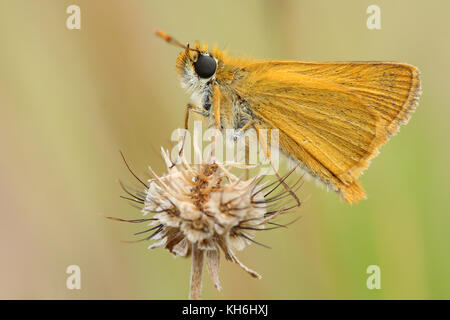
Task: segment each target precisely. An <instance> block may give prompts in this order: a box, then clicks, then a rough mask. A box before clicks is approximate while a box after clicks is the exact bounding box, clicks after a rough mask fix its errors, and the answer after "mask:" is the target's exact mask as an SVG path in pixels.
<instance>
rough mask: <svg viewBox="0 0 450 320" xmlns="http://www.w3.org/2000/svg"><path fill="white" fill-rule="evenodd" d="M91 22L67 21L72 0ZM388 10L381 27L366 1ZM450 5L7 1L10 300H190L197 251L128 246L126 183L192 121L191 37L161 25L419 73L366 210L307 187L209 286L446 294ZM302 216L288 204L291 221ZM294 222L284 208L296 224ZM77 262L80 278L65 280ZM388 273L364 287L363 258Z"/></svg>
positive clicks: (211, 292) (261, 51) (3, 190)
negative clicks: (183, 49)
mask: <svg viewBox="0 0 450 320" xmlns="http://www.w3.org/2000/svg"><path fill="white" fill-rule="evenodd" d="M71 4H76V5H79V6H80V8H81V30H68V29H67V28H66V19H67V17H68V14H66V8H67V6H69V5H71ZM371 4H377V5H379V6H380V8H381V19H382V29H381V30H373V31H371V30H368V29H367V27H366V19H367V17H368V15H367V14H366V8H367V7H368V6H369V5H371ZM449 11H450V2H448V1H436V0H435V1H419V0H417V1H409V0H401V1H400V0H397V1H387V0H386V1H364V0H363V1H360V0H355V1H332V0H329V1H325V0H322V1H259V0H254V1H240V0H233V1H210V0H208V1H150V0H147V1H145V0H132V1H109V0H108V1H106V0H104V1H100V0H98V1H79V0H71V1H62V0H52V1H50V0H48V1H47V0H40V1H22V0H14V1H13V0H1V1H0V45H1V49H0V108H1V113H0V143H1V144H0V152H1V156H0V215H1V216H0V217H1V219H0V259H1V260H0V261H1V262H0V298H2V299H17V298H19V299H97V298H101V299H119V298H120V299H184V298H187V295H188V285H189V268H190V261H189V260H183V259H179V258H177V259H174V258H173V257H172V256H171V255H170V254H169V253H168V252H167V251H165V250H162V249H157V250H155V251H149V250H147V246H148V245H149V243H137V244H125V243H122V242H121V240H130V239H133V236H132V233H133V232H136V231H139V230H141V228H138V226H136V225H130V224H124V223H119V222H114V221H109V220H106V219H104V218H103V217H102V214H103V215H110V216H117V217H122V218H138V217H139V216H140V214H139V212H138V211H137V210H136V209H134V208H132V207H131V206H129V205H128V204H127V203H126V201H124V200H122V199H120V198H119V195H120V194H122V193H121V190H120V187H119V184H118V183H117V179H119V178H120V179H122V180H123V181H124V182H133V178H132V177H131V175H130V174H129V173H128V172H127V170H126V168H125V166H124V164H123V162H122V160H121V158H120V155H119V150H122V151H123V152H124V153H125V155H126V157H127V159H128V160H129V162H130V164H131V166H132V167H133V168H134V169H135V171H136V172H137V173H138V174H140V175H143V174H145V173H146V172H147V166H148V165H150V164H151V165H152V167H153V168H154V169H155V170H156V171H158V172H160V173H162V170H163V168H164V166H163V163H162V161H161V159H160V157H159V152H158V150H159V148H160V146H166V147H169V146H170V145H169V141H170V135H171V133H172V130H173V129H175V128H177V127H181V126H182V125H183V117H184V106H185V105H186V103H187V101H188V96H187V95H186V94H185V93H184V92H183V90H182V89H181V88H180V86H179V83H178V79H177V78H176V74H175V70H174V62H175V58H176V55H177V53H178V52H179V50H178V49H177V48H175V47H172V46H168V45H167V44H165V43H164V42H163V41H161V39H159V38H157V37H155V36H154V34H153V31H154V29H155V28H161V29H163V30H165V31H166V32H168V33H170V34H172V35H174V36H176V37H177V38H178V39H180V40H181V41H183V42H187V41H190V42H194V41H195V40H201V41H206V42H208V43H210V44H214V43H216V44H218V45H219V46H221V47H226V48H228V51H229V53H231V54H234V55H243V56H247V57H253V58H255V59H283V60H312V61H314V60H316V61H321V60H323V61H328V60H338V61H344V60H389V61H401V62H408V63H410V64H413V65H416V66H417V67H419V68H420V70H421V72H422V81H423V82H422V85H423V95H422V98H421V100H420V105H419V107H418V109H417V111H416V113H415V114H414V115H413V117H412V120H411V121H410V123H409V124H408V125H407V126H405V127H403V128H402V129H401V132H400V134H399V135H398V136H395V137H393V139H392V140H391V141H390V142H389V143H388V144H387V145H385V146H384V147H383V148H382V152H381V154H380V156H378V157H377V158H376V159H375V160H374V161H373V162H372V165H371V167H370V169H369V170H368V171H367V172H366V173H365V175H364V176H363V178H362V184H363V186H364V188H365V189H366V191H367V193H368V196H369V198H368V200H365V201H362V202H361V203H359V204H357V205H353V206H349V205H346V204H345V203H343V202H342V201H341V200H340V199H339V198H338V197H337V196H336V195H335V194H334V193H331V192H330V193H327V192H324V191H323V190H321V189H320V188H317V187H316V186H315V185H314V183H312V182H307V183H305V185H304V187H303V188H302V190H301V191H300V193H299V196H300V197H301V198H302V199H307V201H305V203H304V205H303V206H302V207H301V208H299V209H298V210H297V211H296V212H294V213H292V217H297V216H299V215H301V216H302V217H303V218H302V219H301V220H300V221H298V222H297V223H295V224H293V225H291V226H290V227H289V228H288V229H287V230H285V229H279V230H273V231H268V232H263V233H259V234H258V235H257V236H258V237H257V240H258V241H261V242H263V243H266V244H269V245H271V246H272V249H271V250H268V249H265V248H262V247H259V246H251V247H249V248H247V249H246V250H245V251H243V252H241V253H240V254H239V257H240V258H241V260H242V261H243V262H244V263H246V264H247V265H248V266H249V267H251V268H254V269H256V270H257V271H259V272H260V273H261V274H262V275H263V279H262V280H260V281H258V280H255V279H252V278H250V277H249V276H248V275H247V274H245V272H243V271H242V270H241V269H240V268H239V267H238V266H237V265H234V264H231V263H228V262H224V263H223V264H222V266H221V271H220V276H221V279H222V282H223V291H222V292H217V291H216V290H215V289H214V288H213V286H212V284H211V282H210V281H209V278H208V277H207V274H205V282H204V298H207V299H232V298H233V299H244V298H246V299H420V298H425V299H443V298H447V299H448V298H450V273H449V271H450V254H449V252H450V210H449V195H450V193H449V191H450V188H449V181H450V171H449V163H450V151H449V131H448V130H449V124H450V121H449V117H450V108H449V101H450V90H449V88H450V80H449V79H450V77H449V74H448V71H449V70H450V42H449V41H448V39H449V38H450V25H449V22H448V12H449ZM286 219H287V220H289V217H286ZM287 220H284V221H287ZM71 264H76V265H79V266H80V267H81V272H82V289H81V290H68V289H66V278H67V276H68V275H67V274H66V268H67V266H68V265H71ZM373 264H375V265H379V266H380V268H381V287H382V289H381V290H368V289H367V287H366V279H367V277H368V275H367V274H366V268H367V266H369V265H373Z"/></svg>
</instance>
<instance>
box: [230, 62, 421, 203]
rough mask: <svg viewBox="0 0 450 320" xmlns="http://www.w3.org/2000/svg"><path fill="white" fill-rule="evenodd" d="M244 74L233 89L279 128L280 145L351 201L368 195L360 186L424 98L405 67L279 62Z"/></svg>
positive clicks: (260, 65) (413, 70)
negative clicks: (361, 178)
mask: <svg viewBox="0 0 450 320" xmlns="http://www.w3.org/2000/svg"><path fill="white" fill-rule="evenodd" d="M246 71H247V72H246V73H245V75H244V77H243V79H242V80H243V81H239V82H238V83H236V84H235V90H236V91H237V92H238V94H239V95H242V96H244V97H246V98H247V100H248V102H249V105H250V107H251V111H252V112H253V113H254V114H255V116H256V117H257V118H259V119H260V120H261V123H260V125H261V126H268V127H273V128H277V129H279V130H280V145H281V147H282V148H283V149H284V150H285V151H286V152H288V153H289V154H290V155H292V156H293V157H294V158H297V159H299V160H301V161H302V162H303V163H304V164H305V165H306V166H307V167H308V169H309V170H310V171H311V173H313V174H314V175H317V176H318V177H319V178H321V179H322V180H323V181H325V182H326V183H329V184H331V185H332V186H334V187H335V188H336V189H338V190H339V191H341V192H342V194H343V197H344V199H346V200H347V201H348V202H355V201H357V200H359V198H362V197H364V196H365V194H364V191H363V190H362V189H361V188H360V187H359V185H358V184H357V182H356V180H357V179H358V178H359V176H360V175H361V173H362V171H363V170H364V169H365V168H367V166H368V165H369V161H370V159H371V158H373V157H374V156H376V155H377V153H378V147H379V146H381V145H382V144H384V143H385V142H386V141H387V139H388V138H389V136H390V135H393V134H395V133H397V131H398V129H399V125H400V124H403V123H406V122H407V121H408V120H409V118H410V115H411V113H412V112H413V111H414V108H415V106H416V102H417V99H418V96H419V94H420V82H419V72H418V70H417V69H416V68H414V67H413V66H410V65H407V64H400V63H380V62H374V63H371V62H351V63H314V62H312V63H302V62H276V61H275V62H258V63H253V64H251V65H249V66H247V67H246ZM243 84H245V86H244V85H243Z"/></svg>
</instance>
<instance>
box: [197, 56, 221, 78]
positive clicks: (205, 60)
mask: <svg viewBox="0 0 450 320" xmlns="http://www.w3.org/2000/svg"><path fill="white" fill-rule="evenodd" d="M194 69H195V72H196V73H197V74H198V76H199V77H200V78H203V79H208V78H210V77H212V76H213V74H214V73H215V72H216V60H215V59H214V58H213V57H211V56H208V55H202V54H199V55H198V59H197V61H195V62H194Z"/></svg>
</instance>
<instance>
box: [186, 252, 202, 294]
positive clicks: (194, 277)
mask: <svg viewBox="0 0 450 320" xmlns="http://www.w3.org/2000/svg"><path fill="white" fill-rule="evenodd" d="M202 274H203V250H200V249H198V248H197V244H195V243H194V244H192V267H191V288H190V292H189V299H190V300H200V299H201V295H202Z"/></svg>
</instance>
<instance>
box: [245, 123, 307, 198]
mask: <svg viewBox="0 0 450 320" xmlns="http://www.w3.org/2000/svg"><path fill="white" fill-rule="evenodd" d="M253 127H254V128H255V129H256V133H257V135H258V140H259V143H260V145H261V148H262V149H263V151H264V153H265V154H266V156H267V158H268V159H269V163H270V166H271V167H272V169H273V171H274V172H275V175H276V176H277V178H278V181H279V182H280V183H281V184H282V185H283V187H284V189H285V190H286V191H287V192H289V193H290V194H291V196H292V197H293V198H294V200H295V201H296V202H297V205H298V206H300V205H301V202H300V199H299V198H298V197H297V195H296V194H295V192H294V191H293V190H292V189H291V188H290V187H289V186H288V185H287V183H286V182H285V181H284V180H285V179H283V178H282V177H281V175H280V173H279V172H278V170H277V169H276V168H275V166H274V165H273V163H272V157H271V154H270V149H269V146H268V145H267V141H264V139H260V137H261V132H260V130H261V129H260V128H259V127H258V126H257V125H254V126H253Z"/></svg>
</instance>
